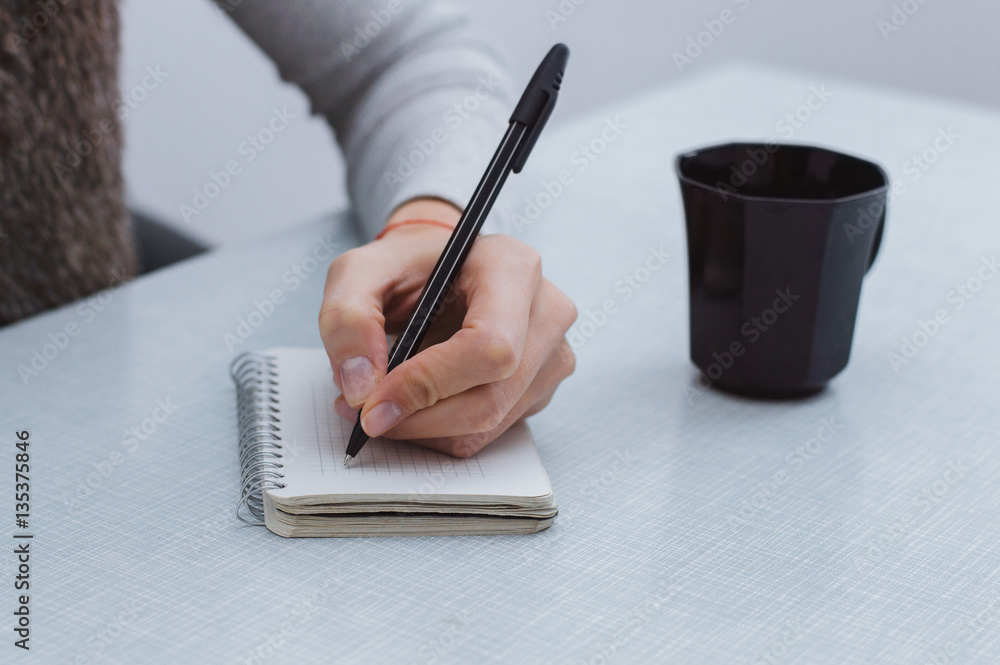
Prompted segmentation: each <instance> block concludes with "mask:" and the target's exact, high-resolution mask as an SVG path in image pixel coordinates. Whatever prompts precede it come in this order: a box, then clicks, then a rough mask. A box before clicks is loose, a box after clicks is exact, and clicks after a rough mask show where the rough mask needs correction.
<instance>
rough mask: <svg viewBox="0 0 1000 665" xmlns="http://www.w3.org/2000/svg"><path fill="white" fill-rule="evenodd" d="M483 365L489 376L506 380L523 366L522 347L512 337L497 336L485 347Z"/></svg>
mask: <svg viewBox="0 0 1000 665" xmlns="http://www.w3.org/2000/svg"><path fill="white" fill-rule="evenodd" d="M483 363H484V369H485V371H486V374H487V375H489V376H491V377H495V379H496V380H500V379H506V378H508V377H509V376H511V375H512V374H513V373H514V372H516V371H517V368H518V366H519V365H520V364H521V348H520V345H519V344H518V343H517V342H516V341H515V340H514V339H513V338H512V337H511V336H510V335H495V336H493V337H492V339H490V341H489V342H488V343H487V344H486V345H485V352H484V360H483Z"/></svg>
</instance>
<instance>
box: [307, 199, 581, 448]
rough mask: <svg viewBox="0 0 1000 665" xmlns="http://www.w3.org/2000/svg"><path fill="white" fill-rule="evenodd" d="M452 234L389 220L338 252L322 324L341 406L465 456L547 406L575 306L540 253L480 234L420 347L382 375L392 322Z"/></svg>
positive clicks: (443, 214) (412, 214)
mask: <svg viewBox="0 0 1000 665" xmlns="http://www.w3.org/2000/svg"><path fill="white" fill-rule="evenodd" d="M458 217H459V212H458V210H457V209H455V208H453V207H452V206H450V205H449V204H446V203H443V202H440V201H430V200H418V201H414V202H411V203H409V204H406V205H404V206H402V207H401V208H400V209H399V210H398V211H397V212H396V213H394V214H393V216H392V218H390V220H389V221H390V223H391V222H392V221H395V220H398V219H410V218H422V219H427V218H433V219H440V220H442V221H447V222H448V223H449V224H451V225H454V224H455V223H456V222H457V220H458ZM449 235H450V232H449V231H448V230H447V229H445V228H440V227H437V226H432V225H429V224H413V225H406V226H401V227H397V228H395V229H393V230H391V231H390V232H389V233H387V234H386V235H385V236H384V237H383V238H382V239H380V240H376V241H374V242H371V243H369V244H367V245H364V246H362V247H359V248H357V249H353V250H350V251H348V252H345V253H344V254H342V255H341V256H339V257H338V258H337V259H336V260H335V261H334V262H333V263H332V264H331V265H330V269H329V272H328V274H327V281H326V288H325V293H324V296H323V304H322V306H321V308H320V314H319V327H320V335H321V337H322V339H323V345H324V346H325V347H326V351H327V354H328V355H329V357H330V363H331V366H332V367H333V377H334V381H335V382H336V384H337V387H338V388H340V389H341V392H342V393H343V394H342V395H341V396H340V397H338V398H337V401H336V403H335V404H334V406H335V408H336V409H337V412H338V413H339V414H340V415H342V416H343V417H344V418H346V419H348V420H350V421H351V422H354V420H355V419H356V418H357V410H358V409H359V408H361V407H362V406H363V407H364V408H363V409H362V410H361V425H362V427H363V428H364V430H365V433H366V434H368V435H369V436H372V437H374V436H380V435H384V436H387V437H390V438H394V439H409V440H412V441H414V442H415V443H418V444H421V445H424V446H427V447H429V448H434V449H435V450H440V451H442V452H446V453H449V454H452V455H455V456H457V457H468V456H470V455H473V454H475V453H476V452H478V451H479V450H480V449H481V448H483V446H485V445H486V444H487V443H489V442H490V441H492V440H494V439H495V438H496V437H498V436H499V435H500V434H502V433H503V432H504V431H506V430H507V428H508V427H510V426H511V425H512V424H513V423H515V422H517V421H518V420H520V419H521V418H525V417H527V416H530V415H532V414H534V413H537V412H538V411H540V410H542V409H543V408H545V406H546V405H547V404H548V403H549V400H551V399H552V395H553V393H554V392H555V390H556V387H557V386H558V385H559V383H560V382H561V381H562V380H563V379H565V378H566V377H568V376H569V375H570V374H572V373H573V369H574V366H575V358H574V355H573V351H572V349H571V348H570V346H569V344H568V343H567V342H566V338H565V335H566V331H567V330H568V329H569V327H570V325H572V323H573V321H575V320H576V307H575V306H574V305H573V303H572V301H571V300H570V299H569V298H568V297H566V296H565V295H564V294H563V293H562V292H561V291H559V289H557V288H556V287H555V286H553V285H552V283H551V282H549V281H548V280H547V279H545V278H544V277H543V276H542V270H541V259H540V257H539V255H538V252H536V251H535V250H534V249H532V248H531V247H529V246H528V245H526V244H524V243H522V242H520V241H518V240H516V239H514V238H511V237H510V236H504V235H488V236H483V237H482V238H479V239H477V240H476V242H475V244H474V245H473V247H472V250H471V251H470V252H469V256H468V258H467V259H466V261H465V265H464V267H463V269H462V272H461V274H460V275H459V276H458V278H457V279H456V281H455V283H454V285H453V288H452V294H451V297H450V302H448V304H447V305H446V306H445V308H444V309H443V310H442V311H441V313H440V314H439V315H438V317H437V319H436V320H435V322H434V325H433V326H432V327H431V330H430V331H429V333H428V335H427V339H426V340H425V341H424V343H423V346H422V347H421V350H420V351H419V352H418V353H417V354H415V355H414V356H413V357H412V358H410V359H409V360H407V361H406V362H404V363H402V364H401V365H399V366H398V367H397V368H396V369H394V370H393V372H392V374H390V375H388V376H387V375H386V367H387V364H388V352H389V349H388V346H387V344H386V338H385V335H386V332H387V331H388V332H399V331H400V330H401V329H402V327H403V326H404V325H405V324H406V319H407V317H408V316H409V314H410V312H411V311H412V309H413V307H414V306H415V304H416V300H417V298H418V296H419V295H420V291H421V289H422V288H423V286H424V283H425V282H426V281H427V278H428V276H429V275H430V272H431V270H432V269H433V268H434V264H435V263H436V262H437V259H438V257H439V256H440V254H441V250H442V249H443V248H444V245H445V242H446V241H447V239H448V237H449Z"/></svg>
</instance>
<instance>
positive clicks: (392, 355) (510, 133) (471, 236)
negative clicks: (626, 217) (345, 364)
mask: <svg viewBox="0 0 1000 665" xmlns="http://www.w3.org/2000/svg"><path fill="white" fill-rule="evenodd" d="M568 59H569V49H568V48H566V46H565V45H564V44H556V45H555V46H553V47H552V49H551V50H550V51H549V52H548V54H547V55H546V56H545V58H544V59H543V60H542V63H541V64H540V65H538V69H536V70H535V74H534V75H533V76H532V77H531V80H530V81H529V82H528V87H527V88H525V90H524V94H522V95H521V100H520V101H519V102H518V103H517V106H516V107H515V108H514V113H512V114H511V116H510V126H509V127H508V128H507V133H506V134H504V137H503V139H502V140H501V141H500V147H499V148H497V151H496V153H495V154H494V155H493V159H492V161H490V165H489V166H488V167H487V168H486V173H484V174H483V177H482V180H480V181H479V185H478V186H477V187H476V191H475V193H474V194H473V195H472V200H471V201H469V205H468V206H466V208H465V210H464V211H463V212H462V216H461V218H460V219H459V220H458V224H457V225H456V226H455V230H454V231H452V234H451V237H450V238H449V239H448V243H447V244H446V245H445V248H444V251H443V252H441V257H440V258H439V259H438V261H437V264H436V265H435V266H434V270H432V271H431V276H430V278H428V280H427V284H426V285H425V286H424V290H423V291H422V292H421V294H420V298H419V299H418V300H417V305H416V307H414V308H413V313H412V314H410V318H409V320H407V322H406V327H405V328H404V329H403V332H402V333H401V334H400V335H399V337H397V338H396V343H395V344H393V346H392V350H391V351H389V365H388V369H387V370H386V372H387V373H388V372H391V371H392V370H393V369H394V368H395V367H396V366H398V365H399V364H400V363H402V362H403V361H405V360H407V359H408V358H410V357H411V356H413V354H414V353H416V351H417V348H418V347H419V346H420V342H421V341H423V339H424V335H426V334H427V329H428V328H430V325H431V323H432V322H433V321H434V317H435V316H436V315H437V313H438V310H439V309H440V306H441V302H442V301H443V300H444V297H445V296H446V295H447V293H448V290H449V289H450V288H451V284H452V282H453V281H454V280H455V277H456V276H457V275H458V273H459V271H461V269H462V264H463V263H465V257H466V256H468V255H469V250H470V249H472V243H473V241H475V239H476V237H477V236H478V235H479V229H481V228H482V226H483V222H484V221H485V220H486V216H487V215H488V214H489V212H490V209H491V208H492V207H493V202H494V201H495V200H496V198H497V195H498V194H499V193H500V188H501V187H503V183H504V181H505V180H507V176H508V175H509V174H510V172H511V171H513V172H514V173H520V172H521V169H522V168H523V167H524V163H525V161H527V159H528V154H529V153H530V152H531V149H532V147H534V145H535V142H536V141H537V140H538V135H539V134H541V132H542V128H543V127H545V122H546V121H547V120H548V119H549V116H550V115H552V109H553V108H554V107H555V105H556V97H557V96H558V94H559V86H560V85H561V84H562V77H563V71H564V70H565V69H566V62H567V60H568ZM367 442H368V435H367V434H366V433H365V431H364V429H362V427H361V412H360V411H358V420H357V422H356V423H355V424H354V430H353V431H352V432H351V439H350V441H349V442H348V444H347V451H346V452H347V456H346V457H345V458H344V466H348V465H350V463H351V460H352V459H354V458H355V457H356V456H357V454H358V453H359V452H360V451H361V448H362V447H363V446H364V445H365V443H367Z"/></svg>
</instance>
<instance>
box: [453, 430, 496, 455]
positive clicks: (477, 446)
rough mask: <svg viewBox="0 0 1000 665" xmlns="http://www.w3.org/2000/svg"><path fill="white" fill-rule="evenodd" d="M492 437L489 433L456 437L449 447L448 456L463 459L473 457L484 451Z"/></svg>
mask: <svg viewBox="0 0 1000 665" xmlns="http://www.w3.org/2000/svg"><path fill="white" fill-rule="evenodd" d="M491 439H492V437H491V436H490V434H489V433H487V432H476V433H475V434H467V435H465V436H460V437H456V438H455V439H453V440H452V442H451V445H450V446H449V447H448V454H450V455H453V456H455V457H459V458H461V459H466V458H468V457H472V456H473V455H475V454H476V453H478V452H479V451H480V450H482V449H483V446H485V445H486V444H487V443H489V442H490V441H491Z"/></svg>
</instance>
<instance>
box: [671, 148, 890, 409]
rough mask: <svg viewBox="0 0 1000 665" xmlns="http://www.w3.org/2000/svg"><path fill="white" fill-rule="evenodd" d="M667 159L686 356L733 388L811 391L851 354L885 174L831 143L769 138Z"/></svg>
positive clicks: (773, 393)
mask: <svg viewBox="0 0 1000 665" xmlns="http://www.w3.org/2000/svg"><path fill="white" fill-rule="evenodd" d="M675 168H676V171H677V177H678V178H679V179H680V184H681V195H682V197H683V201H684V212H685V218H686V227H687V249H688V278H689V290H690V316H691V360H692V361H693V362H694V364H695V365H697V366H698V368H699V369H700V370H701V371H702V372H703V373H704V374H705V375H706V376H707V377H708V379H709V380H710V381H711V382H712V384H713V385H717V386H719V387H721V388H723V389H726V390H730V391H733V392H737V393H742V394H750V395H757V396H763V397H784V396H797V395H806V394H812V393H815V392H818V391H819V390H821V389H822V388H823V387H824V386H825V385H826V383H827V382H828V381H829V380H830V379H831V378H833V377H834V376H835V375H836V374H837V373H839V372H840V371H841V370H842V369H844V367H845V366H846V365H847V361H848V358H849V356H850V352H851V340H852V338H853V336H854V322H855V317H856V315H857V310H858V300H859V298H860V295H861V282H862V279H863V278H864V276H865V273H867V272H868V269H869V268H870V267H871V264H872V262H873V261H874V260H875V256H876V255H877V254H878V249H879V245H880V244H881V241H882V233H883V229H884V226H885V210H886V198H887V191H888V185H889V181H888V177H887V176H886V173H885V171H884V170H882V168H881V167H879V166H878V165H876V164H873V163H872V162H869V161H866V160H864V159H860V158H858V157H852V156H849V155H844V154H841V153H838V152H834V151H832V150H827V149H824V148H817V147H812V146H804V145H778V144H773V143H766V144H765V143H730V144H726V145H719V146H712V147H708V148H703V149H700V150H694V151H691V152H685V153H683V154H681V155H678V156H677V160H676V163H675Z"/></svg>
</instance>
